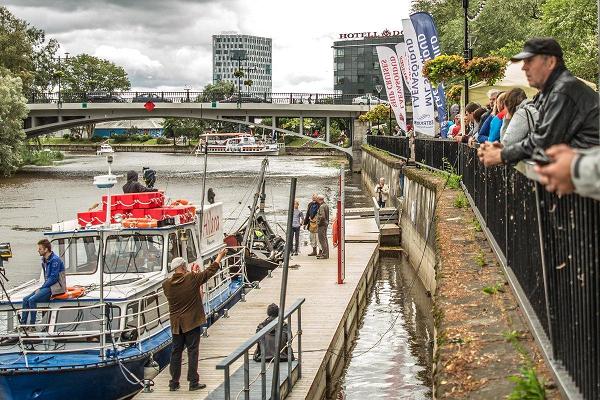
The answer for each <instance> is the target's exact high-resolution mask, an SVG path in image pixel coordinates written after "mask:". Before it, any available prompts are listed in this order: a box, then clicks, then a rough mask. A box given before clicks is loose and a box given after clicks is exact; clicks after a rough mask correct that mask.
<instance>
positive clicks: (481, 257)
mask: <svg viewBox="0 0 600 400" xmlns="http://www.w3.org/2000/svg"><path fill="white" fill-rule="evenodd" d="M475 263H476V264H477V266H479V267H480V268H483V267H484V266H485V253H484V252H483V251H482V250H479V252H478V253H477V255H476V256H475Z"/></svg>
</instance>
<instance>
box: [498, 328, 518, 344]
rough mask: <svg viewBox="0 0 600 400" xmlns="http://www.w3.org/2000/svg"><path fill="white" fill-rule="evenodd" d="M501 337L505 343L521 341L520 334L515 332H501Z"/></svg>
mask: <svg viewBox="0 0 600 400" xmlns="http://www.w3.org/2000/svg"><path fill="white" fill-rule="evenodd" d="M502 336H504V339H506V341H507V342H511V343H513V344H514V343H515V342H518V341H519V339H521V334H520V333H519V331H515V330H512V331H506V332H502Z"/></svg>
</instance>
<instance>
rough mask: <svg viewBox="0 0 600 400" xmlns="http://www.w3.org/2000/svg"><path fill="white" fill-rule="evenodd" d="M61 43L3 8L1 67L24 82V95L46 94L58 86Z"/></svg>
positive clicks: (0, 17) (0, 10) (0, 13)
mask: <svg viewBox="0 0 600 400" xmlns="http://www.w3.org/2000/svg"><path fill="white" fill-rule="evenodd" d="M58 47H59V46H58V42H57V41H56V40H54V39H50V40H46V34H45V32H44V31H43V30H41V29H38V28H35V27H33V26H30V25H29V24H28V23H27V22H26V21H24V20H21V19H18V18H16V17H15V16H14V15H13V14H11V12H10V11H8V9H7V8H6V7H0V49H2V51H0V66H3V67H5V68H7V69H8V70H9V71H11V72H12V73H13V74H14V75H15V76H17V77H19V78H21V81H22V85H23V91H24V92H26V93H27V92H29V91H32V90H34V91H38V92H44V91H46V90H48V89H49V88H50V87H51V86H52V85H53V84H54V83H55V82H56V77H55V72H56V65H57V62H56V58H55V55H56V52H57V50H58Z"/></svg>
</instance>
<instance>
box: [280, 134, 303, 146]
mask: <svg viewBox="0 0 600 400" xmlns="http://www.w3.org/2000/svg"><path fill="white" fill-rule="evenodd" d="M306 142H308V139H304V138H301V137H297V136H294V139H293V140H290V141H289V142H288V141H287V140H286V143H285V145H286V147H287V146H289V147H302V146H304V145H305V144H306Z"/></svg>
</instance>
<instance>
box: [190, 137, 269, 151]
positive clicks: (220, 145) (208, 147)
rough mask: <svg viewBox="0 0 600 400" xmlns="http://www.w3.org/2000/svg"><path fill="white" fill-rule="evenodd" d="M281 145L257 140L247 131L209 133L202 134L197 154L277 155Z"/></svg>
mask: <svg viewBox="0 0 600 400" xmlns="http://www.w3.org/2000/svg"><path fill="white" fill-rule="evenodd" d="M279 149H280V145H279V144H278V143H267V142H266V141H261V140H256V138H255V137H254V136H252V135H249V134H247V133H207V134H204V135H201V136H200V144H199V145H198V147H197V148H196V151H195V154H196V155H201V154H204V153H205V152H208V154H223V155H235V154H237V155H262V156H265V155H277V154H279Z"/></svg>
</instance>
